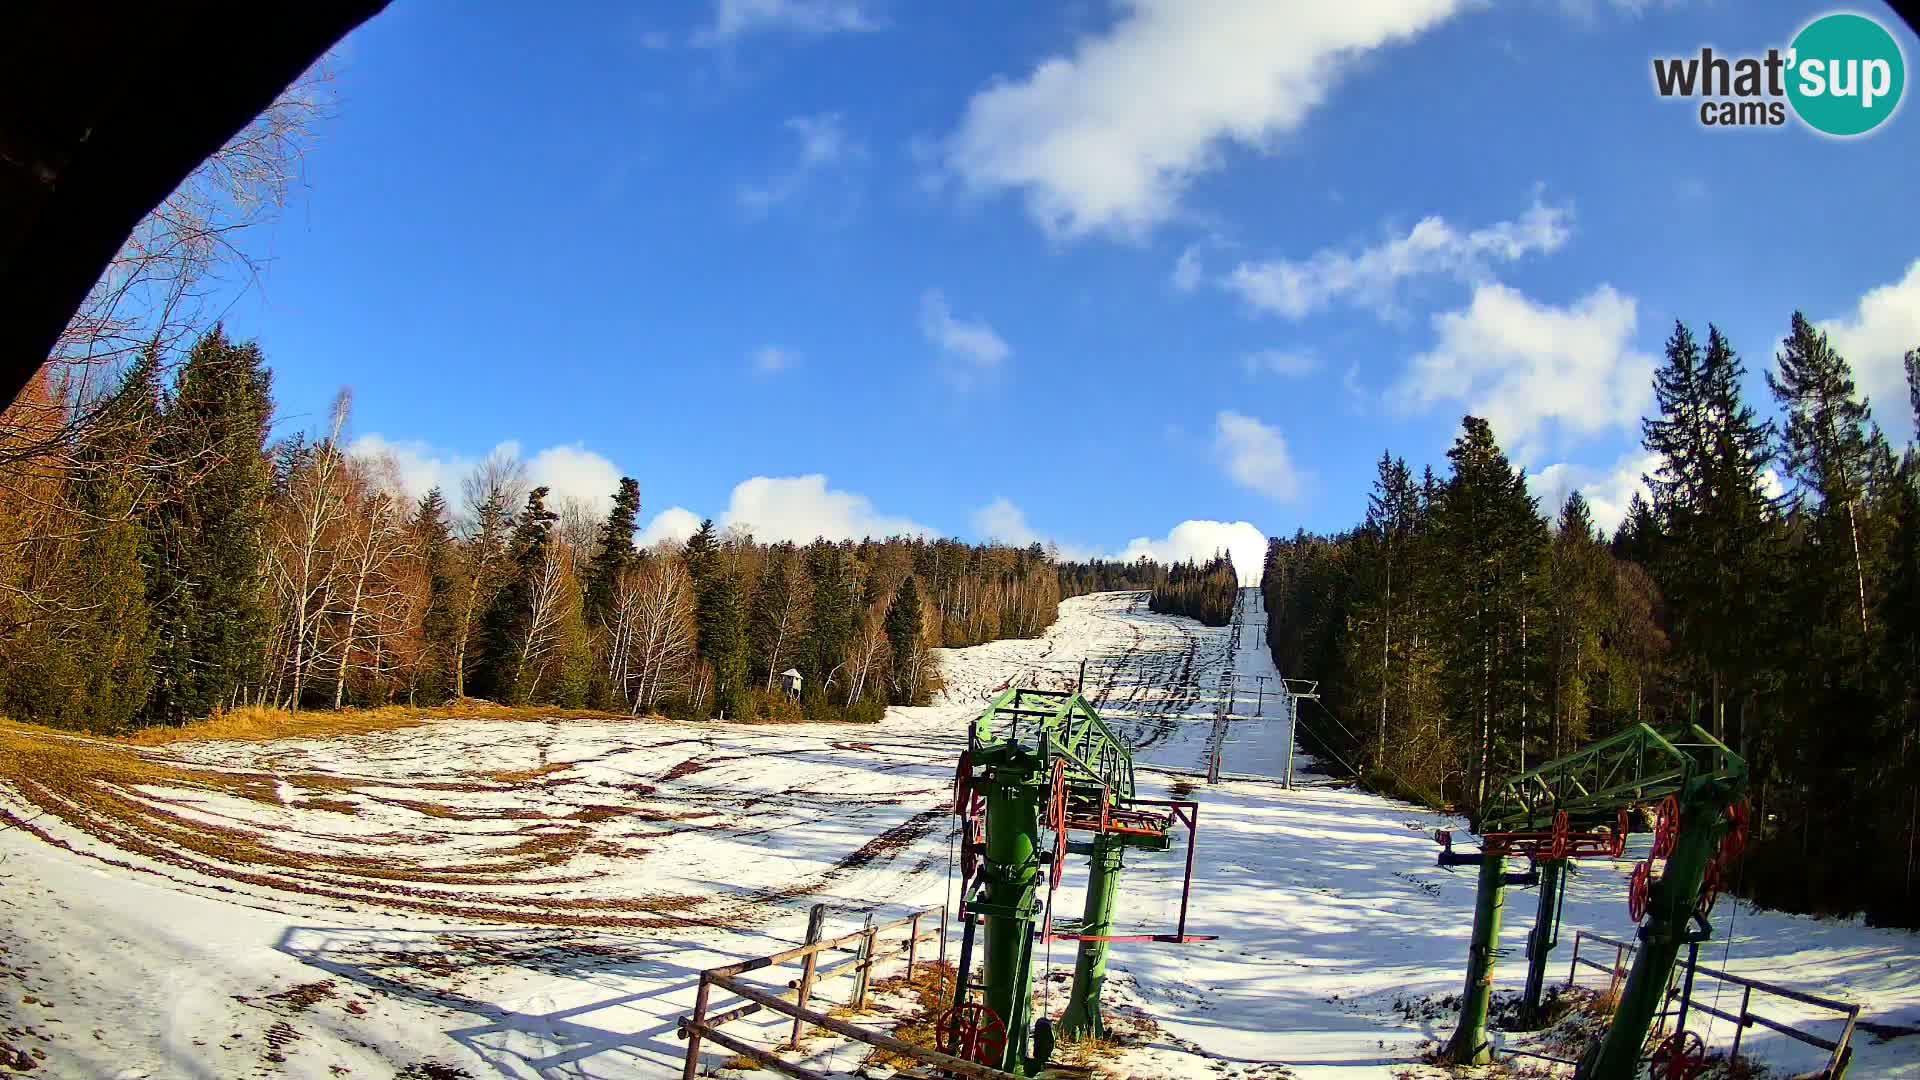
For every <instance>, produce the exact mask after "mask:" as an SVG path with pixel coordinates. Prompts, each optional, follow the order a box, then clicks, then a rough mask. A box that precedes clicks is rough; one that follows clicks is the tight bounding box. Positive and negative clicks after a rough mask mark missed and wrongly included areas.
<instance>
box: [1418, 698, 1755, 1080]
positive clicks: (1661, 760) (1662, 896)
mask: <svg viewBox="0 0 1920 1080" xmlns="http://www.w3.org/2000/svg"><path fill="white" fill-rule="evenodd" d="M1746 787H1747V767H1746V762H1745V761H1744V760H1743V759H1742V758H1741V757H1740V756H1739V755H1738V754H1735V753H1734V752H1733V751H1732V750H1730V749H1728V748H1727V746H1726V745H1725V744H1724V743H1722V742H1720V741H1719V740H1718V739H1715V738H1714V737H1713V736H1712V735H1711V734H1709V733H1708V732H1707V731H1706V730H1704V729H1703V728H1701V727H1700V726H1699V725H1697V724H1695V725H1689V726H1688V728H1687V729H1686V730H1685V731H1684V732H1683V733H1681V734H1680V735H1677V736H1675V737H1674V738H1672V739H1669V738H1668V737H1666V736H1663V735H1661V734H1660V733H1659V732H1657V731H1655V730H1654V729H1653V728H1651V727H1648V726H1647V725H1645V724H1635V725H1633V726H1632V727H1630V728H1628V729H1626V730H1625V731H1622V732H1620V733H1619V734H1617V735H1614V736H1612V737H1610V738H1606V739H1602V740H1600V741H1599V742H1596V743H1593V744H1592V745H1590V746H1587V747H1584V748H1582V749H1580V750H1577V751H1575V752H1573V753H1571V754H1568V755H1566V756H1564V757H1560V758H1556V759H1554V760H1553V761H1549V762H1547V763H1545V764H1543V765H1540V766H1538V767H1537V768H1534V769H1530V770H1528V771H1526V772H1523V773H1520V774H1518V775H1516V776H1513V777H1511V778H1509V779H1508V780H1506V781H1505V782H1504V783H1503V784H1501V786H1500V788H1499V789H1498V790H1497V791H1496V792H1495V794H1494V796H1493V798H1491V799H1490V800H1488V802H1487V805H1486V807H1485V808H1484V809H1483V810H1482V813H1481V816H1480V822H1479V830H1480V833H1481V836H1482V839H1483V841H1484V843H1483V844H1482V848H1481V851H1480V852H1479V853H1478V854H1457V853H1455V852H1453V850H1452V844H1451V838H1450V837H1448V836H1447V835H1446V834H1444V833H1443V834H1441V835H1440V836H1439V837H1438V839H1440V841H1441V843H1442V847H1443V850H1442V852H1441V855H1440V863H1441V865H1443V866H1460V865H1478V866H1479V867H1480V882H1479V889H1478V893H1477V897H1476V902H1475V907H1474V919H1473V941H1472V944H1471V946H1470V947H1469V949H1468V954H1467V980H1466V988H1465V991H1464V993H1463V994H1462V997H1461V1007H1460V1024H1459V1027H1458V1028H1457V1029H1456V1030H1455V1031H1454V1035H1453V1039H1452V1041H1451V1042H1450V1043H1449V1044H1448V1048H1447V1056H1448V1058H1449V1059H1450V1060H1451V1061H1453V1062H1454V1063H1456V1064H1462V1065H1469V1064H1484V1063H1486V1062H1487V1061H1489V1060H1491V1056H1492V1047H1491V1044H1490V1043H1489V1042H1488V1040H1487V1034H1486V1025H1487V1013H1488V1009H1489V1006H1490V1004H1491V999H1492V990H1493V987H1492V976H1493V960H1494V949H1495V947H1496V946H1497V945H1498V943H1499V937H1500V921H1501V915H1502V912H1503V909H1504V907H1505V887H1506V886H1507V885H1508V884H1514V883H1517V882H1516V881H1515V880H1514V879H1513V878H1512V877H1510V876H1509V875H1508V874H1507V873H1506V858H1507V856H1508V855H1509V854H1516V853H1517V854H1528V855H1530V856H1531V857H1532V858H1533V859H1534V862H1535V866H1536V867H1537V868H1540V869H1541V870H1542V871H1543V872H1542V873H1540V875H1539V882H1540V897H1539V907H1538V912H1537V915H1536V919H1535V923H1534V927H1533V931H1532V933H1531V934H1530V935H1529V937H1528V947H1527V959H1528V971H1527V988H1526V991H1525V996H1524V997H1523V999H1522V1009H1523V1010H1524V1011H1526V1012H1528V1013H1529V1014H1531V1015H1535V1016H1537V1015H1538V1011H1539V1007H1540V994H1541V989H1542V986H1543V984H1544V981H1545V971H1546V964H1547V954H1548V952H1549V951H1550V950H1551V949H1552V948H1553V946H1554V945H1555V944H1556V943H1557V937H1558V935H1557V930H1558V922H1559V909H1560V904H1561V901H1562V899H1563V886H1564V881H1563V875H1564V867H1565V860H1566V859H1567V858H1569V857H1576V856H1577V855H1579V854H1600V853H1602V852H1601V851H1600V850H1599V843H1598V840H1597V838H1598V837H1599V836H1602V835H1607V834H1601V833H1599V832H1597V831H1595V830H1596V827H1597V826H1599V825H1601V824H1603V823H1606V822H1607V821H1608V819H1612V820H1613V822H1614V830H1615V833H1616V834H1617V833H1618V832H1619V831H1620V830H1621V829H1622V828H1623V827H1624V825H1625V822H1626V819H1625V814H1624V811H1625V810H1626V808H1628V807H1630V806H1633V805H1635V804H1645V803H1650V802H1654V801H1660V802H1661V804H1662V806H1663V809H1664V812H1663V815H1662V825H1661V830H1662V831H1661V832H1659V833H1657V834H1656V857H1660V858H1664V859H1665V871H1664V873H1662V874H1661V875H1660V876H1659V877H1658V878H1657V879H1655V878H1653V876H1652V873H1651V871H1652V862H1653V860H1651V859H1649V860H1648V862H1647V863H1645V864H1643V865H1642V867H1641V868H1639V869H1638V870H1636V873H1635V876H1634V880H1635V885H1634V894H1633V896H1632V897H1631V898H1630V903H1631V904H1632V905H1635V915H1636V921H1639V920H1640V918H1642V917H1644V918H1645V919H1646V921H1645V923H1644V925H1642V926H1641V927H1640V930H1639V936H1640V939H1641V941H1642V943H1643V947H1642V948H1641V949H1640V950H1639V951H1638V953H1636V955H1635V958H1634V966H1633V971H1632V973H1631V974H1630V975H1629V976H1628V979H1627V985H1626V988H1625V990H1624V991H1623V992H1622V995H1621V1000H1620V1004H1619V1006H1618V1008H1617V1009H1616V1010H1615V1013H1614V1019H1613V1023H1612V1025H1611V1026H1610V1027H1609V1028H1608V1029H1607V1034H1606V1036H1605V1037H1604V1038H1603V1039H1602V1040H1601V1041H1599V1042H1597V1043H1595V1044H1594V1045H1593V1046H1592V1047H1591V1048H1589V1050H1588V1053H1587V1054H1586V1056H1585V1057H1584V1058H1583V1059H1582V1060H1581V1062H1580V1066H1579V1071H1578V1076H1579V1077H1580V1078H1581V1080H1631V1078H1632V1077H1633V1076H1634V1074H1635V1073H1636V1072H1637V1071H1638V1069H1639V1067H1640V1063H1641V1059H1642V1053H1641V1050H1642V1044H1643V1043H1644V1042H1645V1040H1646V1037H1647V1031H1648V1029H1649V1028H1650V1027H1651V1025H1652V1022H1653V1018H1654V1014H1655V1013H1656V1012H1658V1010H1659V1007H1660V995H1661V993H1662V991H1663V989H1664V987H1665V986H1666V983H1667V979H1668V977H1669V976H1670V975H1671V974H1672V971H1673V965H1674V962H1675V960H1676V959H1677V958H1678V955H1679V950H1680V947H1681V945H1683V944H1686V943H1687V942H1688V941H1698V940H1703V939H1704V938H1706V937H1710V936H1711V935H1712V927H1711V925H1709V924H1708V922H1707V918H1706V916H1707V912H1708V911H1709V910H1710V909H1711V905H1712V897H1713V895H1714V894H1715V893H1716V892H1717V878H1718V877H1719V876H1720V869H1721V864H1722V863H1723V862H1725V861H1728V860H1730V859H1731V858H1735V857H1737V856H1738V847H1739V844H1738V843H1735V842H1733V840H1731V839H1730V838H1729V834H1738V836H1737V839H1738V841H1739V842H1741V843H1743V842H1744V829H1745V822H1744V813H1743V811H1740V810H1739V809H1737V805H1736V804H1738V802H1739V800H1740V799H1741V798H1742V796H1743V795H1744V794H1745V792H1746ZM1576 830H1579V831H1576ZM1555 836H1558V837H1560V838H1561V839H1560V840H1559V842H1557V843H1556V842H1555V841H1553V840H1552V839H1551V838H1553V837H1555ZM1543 838H1545V839H1543ZM1583 840H1584V841H1585V842H1586V843H1585V845H1583V844H1582V841H1583ZM1623 840H1624V836H1616V837H1614V838H1613V839H1612V841H1611V843H1613V844H1616V845H1617V844H1618V843H1620V842H1621V841H1623ZM1663 845H1664V850H1659V849H1660V848H1661V847H1662V846H1663ZM1642 909H1644V910H1642ZM1689 924H1693V925H1692V926H1690V925H1689ZM1676 1037H1677V1036H1676Z"/></svg>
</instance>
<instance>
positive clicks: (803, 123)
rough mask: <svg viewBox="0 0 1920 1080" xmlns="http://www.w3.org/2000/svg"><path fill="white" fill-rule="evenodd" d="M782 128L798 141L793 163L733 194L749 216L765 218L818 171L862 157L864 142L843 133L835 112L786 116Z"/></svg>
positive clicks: (844, 131) (864, 153)
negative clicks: (784, 127) (797, 150)
mask: <svg viewBox="0 0 1920 1080" xmlns="http://www.w3.org/2000/svg"><path fill="white" fill-rule="evenodd" d="M786 128H787V130H788V131H790V132H792V133H793V135H794V137H795V138H797V139H798V140H799V142H800V147H799V153H798V155H797V157H796V158H795V160H794V163H793V165H791V166H790V167H788V168H786V169H784V170H782V171H780V172H777V173H775V174H774V175H773V176H771V177H769V178H768V179H767V180H766V182H765V183H761V184H742V185H740V188H739V190H738V191H737V192H736V193H735V197H736V198H738V199H739V201H740V206H741V208H742V209H744V210H746V212H747V213H748V215H749V216H752V217H756V218H757V217H765V216H766V215H767V214H769V213H771V212H772V211H773V209H774V208H775V207H777V206H780V205H781V204H783V203H786V202H789V201H791V200H792V199H793V198H794V197H796V196H798V195H799V194H800V193H801V192H802V191H804V190H806V188H807V185H808V183H809V182H810V181H812V179H813V178H814V177H815V176H816V175H818V174H819V173H822V172H825V171H827V170H831V169H836V168H840V167H842V166H848V165H854V164H857V163H859V162H861V161H863V160H865V159H866V156H867V147H866V144H865V143H862V142H861V141H859V140H858V139H855V138H853V137H852V136H850V135H848V134H847V131H846V127H845V125H844V123H843V122H842V119H841V116H840V114H839V113H817V114H815V115H812V116H792V117H788V118H787V122H786Z"/></svg>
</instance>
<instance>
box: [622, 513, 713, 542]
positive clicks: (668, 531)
mask: <svg viewBox="0 0 1920 1080" xmlns="http://www.w3.org/2000/svg"><path fill="white" fill-rule="evenodd" d="M698 531H700V515H699V514H696V513H694V512H693V511H691V510H689V509H687V508H686V507H684V506H670V507H668V508H666V509H665V510H662V511H660V512H659V513H657V514H655V515H653V520H651V521H649V522H647V527H646V528H644V529H641V530H640V532H639V534H638V535H637V536H635V537H634V538H633V542H634V543H636V544H638V545H640V546H641V547H643V548H647V547H652V546H653V545H655V544H658V543H660V542H661V541H663V540H671V541H673V542H675V543H680V544H684V543H686V541H687V537H689V536H692V535H693V534H694V533H696V532H698Z"/></svg>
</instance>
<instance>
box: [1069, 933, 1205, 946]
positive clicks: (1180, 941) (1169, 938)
mask: <svg viewBox="0 0 1920 1080" xmlns="http://www.w3.org/2000/svg"><path fill="white" fill-rule="evenodd" d="M1047 940H1048V941H1128V942H1134V943H1136V944H1138V943H1140V942H1148V941H1157V942H1160V943H1161V944H1164V945H1191V944H1193V943H1194V942H1196V941H1219V940H1220V935H1219V934H1054V935H1053V936H1052V937H1050V938H1048V939H1047Z"/></svg>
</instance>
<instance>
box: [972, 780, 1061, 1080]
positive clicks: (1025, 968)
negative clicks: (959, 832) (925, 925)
mask: <svg viewBox="0 0 1920 1080" xmlns="http://www.w3.org/2000/svg"><path fill="white" fill-rule="evenodd" d="M996 749H997V750H998V751H999V752H998V753H996V754H994V755H993V757H994V758H995V759H996V760H995V761H994V763H993V765H992V766H991V773H990V775H989V777H988V780H987V783H986V789H987V853H986V855H987V857H986V866H985V867H984V869H983V870H982V873H983V875H984V876H985V879H986V892H985V895H984V896H982V897H981V899H980V902H979V903H977V904H975V905H974V908H975V910H977V911H980V912H982V913H984V914H985V915H986V924H987V947H986V972H985V982H986V987H987V995H986V1002H987V1007H988V1008H990V1009H992V1010H993V1013H994V1015H995V1016H997V1017H999V1018H1000V1022H1001V1023H1002V1024H1004V1025H1006V1029H1007V1045H1006V1053H1005V1056H1004V1057H1003V1058H1002V1059H1001V1060H1000V1061H997V1062H991V1063H990V1064H992V1065H993V1066H994V1067H995V1068H999V1069H1004V1070H1005V1071H1007V1072H1011V1073H1022V1074H1023V1075H1024V1073H1023V1070H1024V1069H1025V1067H1026V1063H1027V1062H1026V1059H1027V1029H1028V1027H1029V1026H1030V1024H1031V1022H1032V1019H1031V1018H1032V1013H1033V995H1032V993H1031V986H1032V982H1033V924H1034V914H1035V896H1034V891H1035V885H1036V883H1037V882H1038V881H1039V877H1040V860H1039V854H1038V853H1039V847H1040V845H1039V836H1040V806H1041V803H1042V801H1043V799H1042V796H1041V794H1040V792H1041V790H1042V788H1043V786H1044V785H1043V783H1042V780H1043V778H1044V777H1045V776H1046V772H1045V770H1044V769H1043V768H1042V767H1041V762H1040V759H1038V758H1036V757H1034V756H1032V755H1030V754H1027V753H1025V752H1023V751H1021V750H1020V749H1019V748H1017V747H1014V746H1005V747H1000V748H996Z"/></svg>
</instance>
